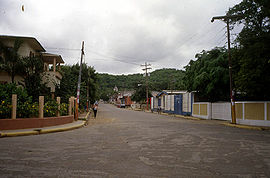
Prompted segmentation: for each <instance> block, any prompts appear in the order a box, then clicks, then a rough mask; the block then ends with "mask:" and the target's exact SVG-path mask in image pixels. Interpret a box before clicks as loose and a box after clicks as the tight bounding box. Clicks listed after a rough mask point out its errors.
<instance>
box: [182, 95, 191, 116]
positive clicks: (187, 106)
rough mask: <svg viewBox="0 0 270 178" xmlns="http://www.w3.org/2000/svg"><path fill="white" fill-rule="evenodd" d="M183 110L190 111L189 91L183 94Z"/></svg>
mask: <svg viewBox="0 0 270 178" xmlns="http://www.w3.org/2000/svg"><path fill="white" fill-rule="evenodd" d="M183 112H191V93H184V94H183Z"/></svg>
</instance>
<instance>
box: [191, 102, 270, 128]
mask: <svg viewBox="0 0 270 178" xmlns="http://www.w3.org/2000/svg"><path fill="white" fill-rule="evenodd" d="M235 111H236V122H237V123H239V124H246V125H256V126H270V102H269V101H267V102H264V101H257V102H255V101H241V102H236V103H235ZM192 115H193V116H195V117H199V118H204V119H219V120H229V121H230V120H231V103H229V102H224V103H208V102H199V103H193V111H192Z"/></svg>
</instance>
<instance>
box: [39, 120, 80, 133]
mask: <svg viewBox="0 0 270 178" xmlns="http://www.w3.org/2000/svg"><path fill="white" fill-rule="evenodd" d="M84 125H85V122H83V123H81V124H79V125H76V126H71V127H64V128H55V129H44V130H43V129H41V130H40V131H38V132H39V133H40V134H45V133H53V132H63V131H68V130H73V129H78V128H81V127H83V126H84Z"/></svg>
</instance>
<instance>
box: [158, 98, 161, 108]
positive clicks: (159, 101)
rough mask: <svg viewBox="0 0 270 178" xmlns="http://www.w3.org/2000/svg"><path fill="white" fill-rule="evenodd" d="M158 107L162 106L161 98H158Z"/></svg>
mask: <svg viewBox="0 0 270 178" xmlns="http://www.w3.org/2000/svg"><path fill="white" fill-rule="evenodd" d="M158 106H161V98H158Z"/></svg>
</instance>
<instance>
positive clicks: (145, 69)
mask: <svg viewBox="0 0 270 178" xmlns="http://www.w3.org/2000/svg"><path fill="white" fill-rule="evenodd" d="M141 66H142V67H144V69H142V70H143V71H145V85H146V102H147V106H146V109H147V110H148V108H149V107H148V104H149V101H148V73H147V70H150V69H152V68H151V67H148V66H151V64H147V62H145V64H142V65H141Z"/></svg>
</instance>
